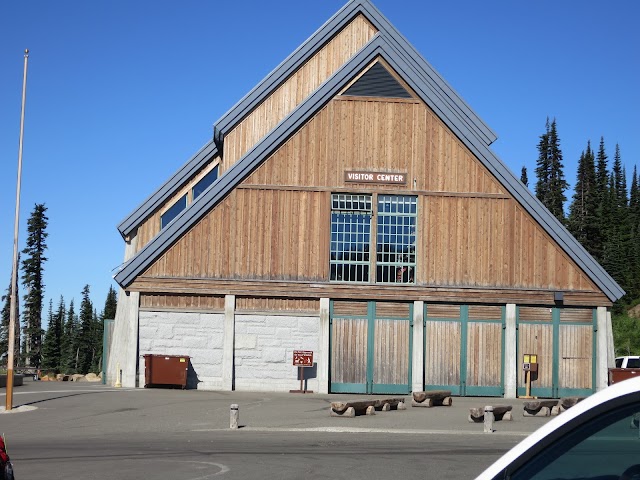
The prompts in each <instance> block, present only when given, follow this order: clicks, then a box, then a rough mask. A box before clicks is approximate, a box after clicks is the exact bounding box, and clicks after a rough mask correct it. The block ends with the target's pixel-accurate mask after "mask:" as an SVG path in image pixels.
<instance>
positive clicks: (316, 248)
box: [145, 189, 330, 281]
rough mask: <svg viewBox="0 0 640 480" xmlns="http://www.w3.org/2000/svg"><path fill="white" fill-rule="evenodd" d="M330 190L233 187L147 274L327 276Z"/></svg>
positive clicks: (238, 276)
mask: <svg viewBox="0 0 640 480" xmlns="http://www.w3.org/2000/svg"><path fill="white" fill-rule="evenodd" d="M329 203H330V202H329V194H328V193H322V192H291V191H278V190H266V191H259V190H244V189H237V190H235V191H234V192H233V193H232V194H231V195H230V196H229V197H228V198H227V199H226V200H225V201H224V202H223V205H221V206H219V207H218V208H216V209H214V210H213V211H212V212H211V213H210V214H209V215H207V216H206V217H205V218H204V219H203V220H201V221H200V222H199V223H198V224H197V225H196V227H195V228H193V229H192V230H190V231H189V232H188V233H186V234H185V235H184V236H183V237H182V238H181V239H180V240H179V241H178V243H176V244H175V245H174V246H173V247H171V248H170V249H169V250H168V251H167V252H166V253H165V254H164V255H162V256H161V257H160V258H159V259H158V261H157V262H156V263H155V264H154V265H153V266H152V267H150V268H149V270H148V271H147V272H146V273H145V275H149V276H164V275H169V276H178V277H205V278H207V277H212V278H225V277H226V278H234V279H242V278H251V279H256V278H257V279H263V280H269V279H285V280H316V281H317V280H326V279H327V278H328V271H329V233H328V218H329V213H328V212H329Z"/></svg>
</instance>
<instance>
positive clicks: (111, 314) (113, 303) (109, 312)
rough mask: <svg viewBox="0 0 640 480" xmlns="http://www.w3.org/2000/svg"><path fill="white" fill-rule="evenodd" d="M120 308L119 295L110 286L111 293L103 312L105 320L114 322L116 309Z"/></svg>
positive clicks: (108, 294)
mask: <svg viewBox="0 0 640 480" xmlns="http://www.w3.org/2000/svg"><path fill="white" fill-rule="evenodd" d="M117 308H118V295H117V294H116V290H115V289H114V288H113V286H112V285H110V286H109V292H107V299H106V300H105V302H104V309H103V310H102V319H103V320H114V319H115V318H116V309H117Z"/></svg>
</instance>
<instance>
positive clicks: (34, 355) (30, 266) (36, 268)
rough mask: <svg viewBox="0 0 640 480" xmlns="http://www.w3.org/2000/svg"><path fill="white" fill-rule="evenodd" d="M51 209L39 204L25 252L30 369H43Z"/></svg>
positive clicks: (30, 223) (25, 315)
mask: <svg viewBox="0 0 640 480" xmlns="http://www.w3.org/2000/svg"><path fill="white" fill-rule="evenodd" d="M46 212H47V207H45V205H44V204H36V206H35V207H34V209H33V212H32V213H31V216H30V217H29V220H28V222H27V233H28V235H27V246H26V247H25V249H24V250H23V251H22V253H23V254H24V255H25V258H24V259H23V260H22V284H23V285H24V287H25V290H26V292H27V293H26V294H25V296H24V313H23V320H24V333H25V336H24V352H25V354H26V359H25V363H26V365H29V366H33V367H40V362H41V355H42V352H41V348H42V334H43V330H42V302H43V301H44V282H43V272H44V263H45V262H46V261H47V258H46V257H45V256H44V253H45V250H46V249H47V243H46V239H47V236H48V235H49V234H48V233H47V225H48V221H49V219H48V218H47V215H46Z"/></svg>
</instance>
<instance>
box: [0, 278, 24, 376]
mask: <svg viewBox="0 0 640 480" xmlns="http://www.w3.org/2000/svg"><path fill="white" fill-rule="evenodd" d="M17 282H18V279H17V278H16V283H17ZM17 291H18V288H17V285H16V292H17ZM16 294H17V293H16ZM0 301H2V310H1V311H0V319H1V321H0V364H2V365H4V364H5V363H6V362H7V360H8V358H7V357H8V354H9V326H10V324H11V280H9V287H8V288H7V293H6V294H5V295H3V296H2V298H0ZM19 307H20V305H19V303H18V302H16V320H15V329H14V342H13V352H14V366H15V365H18V364H19V361H18V360H19V357H20V308H19Z"/></svg>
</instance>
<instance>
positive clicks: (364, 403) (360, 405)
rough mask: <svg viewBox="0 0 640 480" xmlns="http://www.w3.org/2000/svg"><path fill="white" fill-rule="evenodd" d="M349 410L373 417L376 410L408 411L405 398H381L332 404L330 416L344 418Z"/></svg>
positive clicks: (356, 413) (355, 413)
mask: <svg viewBox="0 0 640 480" xmlns="http://www.w3.org/2000/svg"><path fill="white" fill-rule="evenodd" d="M348 409H353V411H354V415H353V416H355V415H365V414H366V415H373V414H374V412H375V410H378V411H384V412H388V411H389V410H406V407H405V404H404V398H402V397H398V398H381V399H374V400H355V401H347V402H331V408H330V414H331V416H333V417H344V416H347V417H349V415H346V411H347V410H348Z"/></svg>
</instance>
